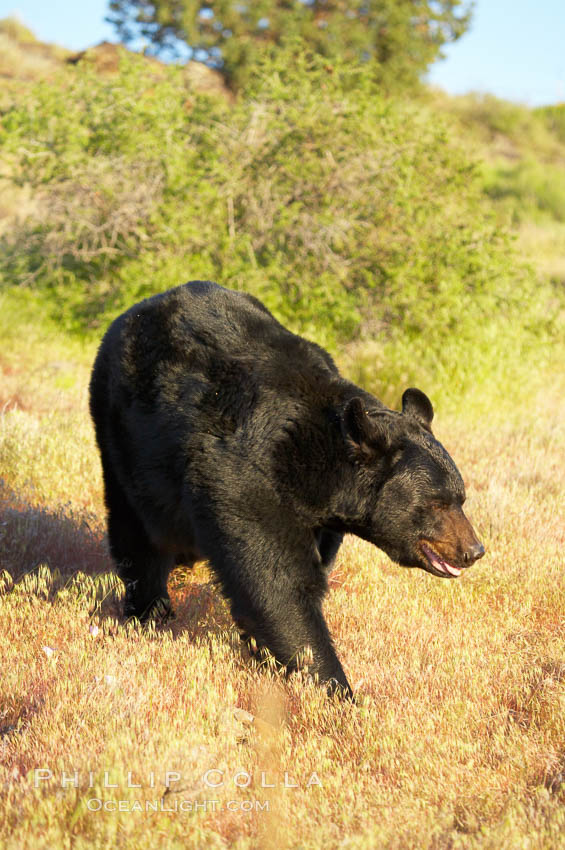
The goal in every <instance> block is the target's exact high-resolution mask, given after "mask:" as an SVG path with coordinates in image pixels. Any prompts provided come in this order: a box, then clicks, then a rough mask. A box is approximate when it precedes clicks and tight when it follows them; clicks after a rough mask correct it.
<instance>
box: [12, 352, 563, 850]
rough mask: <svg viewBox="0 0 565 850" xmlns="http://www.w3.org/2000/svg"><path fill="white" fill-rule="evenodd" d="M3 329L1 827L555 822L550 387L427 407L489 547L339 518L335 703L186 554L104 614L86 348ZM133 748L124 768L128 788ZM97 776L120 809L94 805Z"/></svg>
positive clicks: (388, 834)
mask: <svg viewBox="0 0 565 850" xmlns="http://www.w3.org/2000/svg"><path fill="white" fill-rule="evenodd" d="M10 350H11V353H10V352H8V353H6V352H5V353H4V355H3V359H2V361H1V362H0V367H1V370H2V371H1V372H0V395H1V396H2V405H1V406H2V410H3V412H2V415H1V416H0V468H1V470H2V473H1V475H2V484H1V495H0V576H1V577H0V588H1V589H0V657H1V659H2V662H1V667H2V672H1V676H0V787H1V788H2V795H1V799H2V803H1V804H0V830H1V833H2V835H3V839H2V842H3V843H2V846H3V847H6V848H10V850H11V848H14V850H15V848H18V850H24V848H28V847H29V848H31V847H33V848H34V850H36V848H43V847H45V848H53V847H57V848H67V847H68V848H70V847H73V848H82V847H97V848H98V847H99V848H102V847H112V848H115V847H123V848H139V847H140V846H143V847H161V848H181V847H182V848H204V847H205V848H223V847H234V848H251V847H261V848H275V847H277V848H319V847H324V848H331V847H347V848H398V850H406V849H407V848H418V850H420V848H438V849H439V848H479V847H480V848H493V850H494V848H496V850H498V849H499V848H522V847H523V848H557V847H563V846H564V836H565V807H564V805H563V804H564V803H565V785H564V776H565V722H564V708H565V694H564V682H565V653H564V648H565V624H564V611H565V582H564V573H563V555H562V552H563V546H564V543H565V539H564V538H565V528H564V525H563V517H562V509H563V480H564V473H563V469H564V467H565V463H564V461H565V457H564V454H565V434H564V422H565V415H564V414H565V405H564V403H563V395H562V394H561V395H559V394H558V393H557V387H556V390H555V394H554V395H551V394H550V392H549V391H548V390H547V389H546V390H545V391H544V393H543V395H541V394H540V396H539V398H536V399H532V398H528V399H522V400H520V402H519V404H520V410H518V411H517V412H516V414H515V415H514V416H513V417H512V418H511V419H510V418H505V417H504V416H503V415H502V414H497V415H496V416H493V418H492V419H491V420H490V421H479V422H474V421H473V420H472V416H471V414H470V411H469V410H467V409H462V410H461V412H460V415H459V417H458V418H457V419H452V420H451V421H443V420H442V418H441V411H439V412H438V418H439V422H438V429H437V431H438V436H439V438H440V439H442V440H443V441H444V443H445V444H446V446H447V447H448V449H449V450H450V451H451V452H452V454H453V455H454V457H455V459H456V461H457V462H458V464H459V466H460V468H461V469H462V471H463V473H464V477H465V478H466V481H467V485H468V495H469V498H468V505H469V513H470V515H471V516H472V518H473V520H474V522H475V524H476V527H477V529H478V530H479V531H480V533H481V535H482V538H483V540H484V542H485V545H486V547H487V555H486V557H485V558H484V559H483V560H482V561H481V562H480V563H479V564H478V565H476V566H475V567H474V568H473V569H472V570H471V571H470V572H469V573H468V574H466V575H465V576H464V577H463V578H461V579H460V580H459V581H457V582H442V581H440V580H437V579H434V578H433V577H431V576H429V575H427V574H424V573H422V572H420V571H413V570H402V569H401V568H399V567H397V566H395V565H393V564H392V563H390V562H389V561H388V560H387V559H386V557H385V556H384V555H382V554H381V553H379V552H378V551H377V550H376V549H374V548H372V547H370V546H369V545H367V544H365V543H363V542H362V541H359V540H357V539H355V538H349V539H348V540H347V542H346V544H345V545H344V547H343V550H342V552H341V553H340V556H339V559H338V563H337V565H336V568H335V571H334V573H333V575H332V592H331V593H330V595H329V597H328V599H327V603H326V612H327V617H328V620H329V622H330V626H331V629H332V632H333V634H334V636H335V640H336V644H337V647H338V651H339V653H340V656H341V658H342V660H343V663H344V667H345V669H346V671H347V674H348V677H349V679H350V681H351V682H352V684H353V686H354V688H355V690H356V692H357V694H358V695H359V704H358V705H357V706H351V705H348V704H343V703H340V702H337V701H332V700H329V699H327V698H325V697H324V696H323V694H322V692H321V691H320V690H319V689H317V688H316V687H314V686H313V685H312V684H311V683H309V682H307V681H305V680H303V679H300V678H297V677H296V678H293V679H291V680H290V681H285V680H284V679H283V678H281V677H280V676H279V675H278V674H277V672H276V671H275V670H273V669H272V668H269V665H267V664H266V665H263V668H262V669H257V668H256V667H255V666H253V665H252V663H251V662H250V661H249V660H248V659H246V658H245V657H244V655H243V653H242V651H241V650H240V647H239V641H238V639H237V636H236V634H235V630H234V629H233V627H232V625H231V621H230V617H229V614H228V610H227V607H226V605H225V604H224V602H223V601H222V600H221V599H219V597H218V596H217V594H216V593H215V592H214V591H213V589H212V586H211V584H210V582H209V576H208V573H207V571H206V568H205V566H204V565H199V566H197V567H196V569H195V570H194V571H193V572H192V573H190V572H188V573H187V572H183V571H178V572H177V573H175V574H173V576H172V578H171V596H172V598H173V602H174V604H175V607H176V611H177V618H176V620H174V621H173V622H172V625H171V626H170V627H164V628H160V629H157V630H156V629H154V628H150V629H145V630H144V629H141V628H139V627H138V626H136V625H134V624H131V623H129V624H125V623H124V622H123V621H122V620H121V619H120V616H119V598H120V595H121V585H120V583H119V581H117V580H116V579H115V577H114V576H113V574H112V573H111V570H112V565H111V562H110V559H109V557H108V554H107V550H106V543H105V538H104V517H103V505H102V491H101V476H100V469H99V462H98V457H97V454H96V451H95V446H94V440H93V434H92V429H91V426H90V423H89V420H88V413H87V397H86V385H87V380H88V365H89V363H90V361H91V358H92V355H93V351H92V350H86V351H80V350H78V349H73V348H72V347H67V346H65V347H62V346H59V348H57V346H56V345H53V344H51V343H48V342H44V343H41V342H39V341H37V340H36V341H35V343H34V345H33V351H32V348H31V347H30V345H29V340H28V341H26V340H22V342H20V343H19V344H16V343H15V342H13V344H12V348H11V349H10ZM504 392H505V393H506V390H505V391H504ZM2 570H3V571H4V572H2ZM37 769H41V770H45V771H47V770H49V771H51V774H52V777H51V778H46V779H44V780H41V779H40V777H41V776H47V774H46V773H45V774H39V775H38V774H37V773H36V771H37ZM210 770H212V771H214V772H212V773H209V774H206V771H210ZM75 771H76V772H77V775H76V783H75V779H74V774H75ZM219 771H222V772H223V773H219ZM167 772H169V773H170V774H173V776H171V777H169V778H170V782H169V787H168V788H167V786H166V773H167ZM238 772H240V773H239V775H238ZM285 772H286V773H287V783H286V784H287V785H292V783H296V785H297V787H285ZM128 773H131V776H130V780H131V781H130V783H129V784H130V785H134V784H138V785H141V786H142V787H140V788H138V787H128ZM176 774H178V775H179V776H180V778H179V779H178V781H177V780H176ZM205 776H207V777H208V780H209V782H210V783H211V784H210V785H207V784H206V781H205V779H204V777H205ZM248 776H250V777H251V780H250V783H249V785H248V786H247V787H238V785H237V783H238V782H239V783H240V784H241V785H242V786H243V785H244V784H245V783H246V782H247V777H248ZM65 777H66V779H67V784H66V786H65V787H61V786H62V783H63V780H64V779H65ZM221 778H223V784H220V785H217V786H216V787H212V784H215V783H218V782H219V781H220V779H221ZM309 783H310V784H309ZM36 784H37V787H36ZM110 784H113V785H115V786H117V787H105V786H109V785H110ZM264 786H269V787H264ZM270 786H274V787H270ZM93 801H94V802H93ZM96 801H105V802H104V803H103V805H105V806H106V807H107V808H112V807H117V806H118V805H119V803H118V801H124V802H122V803H121V805H122V808H123V809H124V810H123V811H115V810H104V809H103V810H102V811H95V810H94V809H95V808H96V807H97V806H98V802H96ZM136 801H137V802H136ZM214 801H216V802H214ZM146 803H149V809H150V810H149V811H145V807H146ZM152 806H157V807H160V809H161V810H157V811H154V810H152V809H151V807H152ZM189 806H190V807H192V811H189V810H187V808H188V807H189ZM137 808H141V810H136V809H137ZM183 809H184V810H183Z"/></svg>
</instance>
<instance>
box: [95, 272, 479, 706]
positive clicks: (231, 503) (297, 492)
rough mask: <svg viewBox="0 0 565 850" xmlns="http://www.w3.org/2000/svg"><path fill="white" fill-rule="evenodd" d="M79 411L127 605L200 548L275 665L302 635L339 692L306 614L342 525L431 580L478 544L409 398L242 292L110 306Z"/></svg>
mask: <svg viewBox="0 0 565 850" xmlns="http://www.w3.org/2000/svg"><path fill="white" fill-rule="evenodd" d="M90 409H91V413H92V418H93V420H94V425H95V429H96V438H97V441H98V446H99V448H100V453H101V457H102V467H103V473H104V489H105V499H106V507H107V511H108V533H109V540H110V548H111V552H112V555H113V557H114V559H115V561H116V564H117V567H118V570H119V574H120V576H121V577H122V579H123V580H124V583H125V585H126V596H125V614H126V615H127V616H132V615H135V616H137V617H139V618H140V619H145V618H147V617H148V616H150V615H152V614H154V613H155V607H156V606H157V607H158V608H160V610H161V613H163V611H167V609H170V606H169V597H168V593H167V577H168V575H169V571H170V570H171V568H172V567H173V566H174V564H175V563H179V562H181V561H182V562H183V563H185V564H188V565H190V564H192V563H194V562H195V561H196V560H199V559H206V560H208V561H209V564H210V567H211V569H212V571H213V573H214V575H215V577H216V579H217V581H218V584H219V586H220V588H221V590H222V591H223V593H224V594H225V596H226V598H227V599H228V600H229V602H230V605H231V611H232V615H233V618H234V620H235V622H236V624H237V625H238V626H239V628H240V629H241V630H242V631H243V632H245V633H246V634H247V635H248V636H252V637H253V638H254V639H255V641H256V642H257V645H258V646H266V647H268V648H269V650H270V651H271V652H272V653H273V655H274V656H275V658H276V659H277V660H278V661H279V662H281V663H282V664H283V665H286V667H287V669H288V670H292V669H295V668H296V667H297V665H298V658H299V657H300V653H301V650H303V649H304V648H305V647H306V646H309V647H310V649H311V654H312V659H313V660H312V663H311V664H310V668H309V669H310V671H311V672H312V673H314V674H317V676H318V678H319V680H320V681H322V682H325V683H326V686H327V687H328V688H329V689H330V690H335V689H340V688H342V689H343V690H344V691H345V692H346V693H347V694H349V695H350V694H351V688H350V686H349V684H348V682H347V679H346V677H345V673H344V672H343V669H342V667H341V664H340V662H339V660H338V658H337V655H336V653H335V650H334V647H333V644H332V640H331V637H330V634H329V632H328V628H327V625H326V622H325V620H324V617H323V614H322V599H323V596H324V594H325V593H326V590H327V585H328V572H329V569H330V567H331V564H332V561H333V560H334V558H335V556H336V553H337V551H338V549H339V546H340V544H341V542H342V539H343V535H344V534H345V533H346V532H349V533H351V534H356V535H358V536H359V537H362V538H363V539H365V540H368V541H370V542H371V543H374V544H375V545H376V546H378V547H379V548H380V549H382V550H383V551H384V552H386V554H387V555H388V556H389V557H390V558H392V560H393V561H396V562H397V563H398V564H401V565H402V566H405V567H421V568H422V569H424V570H427V571H428V572H430V573H432V574H433V575H434V576H439V577H441V578H454V577H456V576H458V575H459V574H460V573H461V572H462V570H463V569H464V568H466V567H469V566H470V565H471V564H472V563H473V562H474V561H476V560H477V559H478V558H480V557H481V556H482V555H483V554H484V548H483V546H482V545H481V543H479V541H478V540H477V538H476V536H475V534H474V532H473V529H472V527H471V525H470V523H469V521H468V520H467V518H466V517H465V515H464V513H463V510H462V504H463V502H464V500H465V490H464V486H463V481H462V479H461V476H460V474H459V472H458V470H457V468H456V466H455V464H454V463H453V461H452V459H451V457H450V456H449V454H448V453H447V452H446V450H445V449H444V448H443V446H442V445H441V444H440V443H439V442H438V441H437V440H436V439H435V438H434V437H433V435H432V431H431V422H432V418H433V409H432V405H431V403H430V401H429V399H428V398H427V396H426V395H424V393H423V392H421V391H420V390H417V389H407V390H406V391H405V392H404V395H403V397H402V412H401V413H399V412H397V411H394V410H390V409H388V408H387V407H385V406H384V405H383V404H382V403H381V402H380V401H378V399H376V398H375V397H374V396H372V395H370V394H369V393H368V392H365V391H364V390H362V389H360V388H359V387H357V386H356V385H355V384H353V383H351V382H350V381H347V380H345V379H344V378H342V377H341V376H340V374H339V372H338V370H337V368H336V366H335V364H334V362H333V360H332V358H331V357H330V355H329V354H328V353H327V352H326V351H324V350H323V349H322V348H320V347H319V346H317V345H315V344H314V343H312V342H309V341H307V340H305V339H303V338H302V337H300V336H296V335H295V334H292V333H290V331H288V330H286V328H284V327H283V326H282V325H281V324H279V322H278V321H277V320H276V319H275V318H274V317H273V316H272V315H271V313H270V312H269V311H268V310H267V309H266V308H265V307H264V306H263V305H262V304H261V302H260V301H258V300H257V299H256V298H254V297H252V296H250V295H247V294H245V293H242V292H232V291H230V290H228V289H224V288H223V287H221V286H218V285H217V284H215V283H210V282H206V281H193V282H191V283H187V284H185V285H183V286H179V287H177V288H175V289H171V290H169V291H168V292H165V293H163V294H160V295H155V296H153V297H152V298H148V299H146V300H145V301H142V302H141V303H139V304H136V305H135V306H133V307H132V308H131V309H129V310H128V311H127V312H125V313H123V314H122V315H121V316H119V317H118V318H117V319H116V320H115V321H114V322H113V323H112V324H111V326H110V328H109V329H108V331H107V333H106V335H105V336H104V339H103V341H102V343H101V345H100V349H99V351H98V355H97V357H96V361H95V364H94V368H93V372H92V378H91V383H90Z"/></svg>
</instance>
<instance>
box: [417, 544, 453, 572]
mask: <svg viewBox="0 0 565 850" xmlns="http://www.w3.org/2000/svg"><path fill="white" fill-rule="evenodd" d="M422 549H423V550H424V554H425V556H426V558H427V559H428V561H429V562H430V564H431V565H432V567H435V569H436V570H439V572H440V573H444V574H445V575H452V576H458V575H461V569H460V568H459V567H453V566H452V565H451V564H448V563H447V561H444V560H443V558H440V556H439V555H436V553H435V552H434V550H433V549H431V548H430V547H429V546H426V544H425V543H422Z"/></svg>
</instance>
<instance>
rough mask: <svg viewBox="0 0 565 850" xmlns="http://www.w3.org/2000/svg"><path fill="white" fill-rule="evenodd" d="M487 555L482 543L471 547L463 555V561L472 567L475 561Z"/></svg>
mask: <svg viewBox="0 0 565 850" xmlns="http://www.w3.org/2000/svg"><path fill="white" fill-rule="evenodd" d="M484 554H485V547H484V546H483V544H482V543H479V542H477V543H474V544H473V545H472V546H469V548H468V549H467V551H466V552H464V553H463V560H464V561H465V563H466V564H468V565H469V566H471V564H474V563H475V561H478V560H479V558H482V557H483V555H484Z"/></svg>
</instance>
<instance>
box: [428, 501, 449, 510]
mask: <svg viewBox="0 0 565 850" xmlns="http://www.w3.org/2000/svg"><path fill="white" fill-rule="evenodd" d="M450 507H451V505H450V504H448V503H447V502H440V501H435V502H432V510H434V511H448V510H449V509H450Z"/></svg>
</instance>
